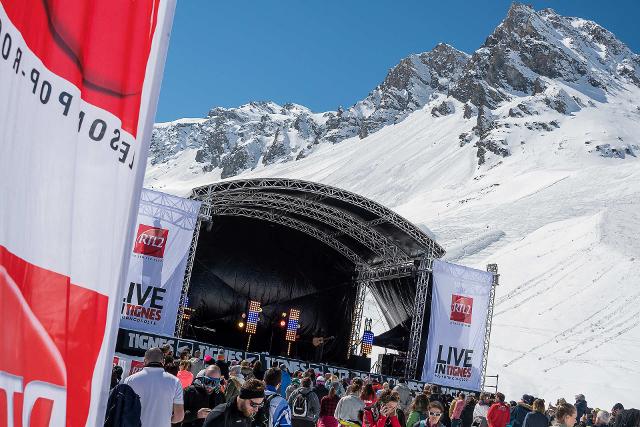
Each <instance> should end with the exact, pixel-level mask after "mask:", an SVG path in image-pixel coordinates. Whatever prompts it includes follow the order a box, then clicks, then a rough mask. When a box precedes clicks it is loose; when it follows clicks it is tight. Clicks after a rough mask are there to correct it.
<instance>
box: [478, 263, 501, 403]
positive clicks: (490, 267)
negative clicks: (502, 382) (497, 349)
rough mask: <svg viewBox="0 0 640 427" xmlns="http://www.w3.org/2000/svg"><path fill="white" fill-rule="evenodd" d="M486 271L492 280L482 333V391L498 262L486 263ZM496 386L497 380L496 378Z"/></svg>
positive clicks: (496, 283) (497, 275)
mask: <svg viewBox="0 0 640 427" xmlns="http://www.w3.org/2000/svg"><path fill="white" fill-rule="evenodd" d="M487 271H488V272H489V273H491V274H493V282H492V283H491V295H490V296H489V310H488V312H487V323H486V326H485V334H484V348H483V351H482V385H481V386H480V390H482V391H484V386H485V381H486V379H487V362H488V360H487V359H488V357H489V343H490V341H491V324H492V322H493V304H494V301H495V297H496V286H498V280H499V278H500V275H499V274H498V264H487ZM496 387H497V380H496Z"/></svg>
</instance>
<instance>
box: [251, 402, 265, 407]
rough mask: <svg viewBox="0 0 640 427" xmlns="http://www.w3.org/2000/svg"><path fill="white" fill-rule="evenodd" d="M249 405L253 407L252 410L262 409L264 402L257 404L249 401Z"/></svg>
mask: <svg viewBox="0 0 640 427" xmlns="http://www.w3.org/2000/svg"><path fill="white" fill-rule="evenodd" d="M249 405H251V407H252V408H262V406H263V405H264V402H260V403H255V402H253V401H251V400H250V401H249Z"/></svg>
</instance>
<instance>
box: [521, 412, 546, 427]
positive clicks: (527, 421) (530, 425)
mask: <svg viewBox="0 0 640 427" xmlns="http://www.w3.org/2000/svg"><path fill="white" fill-rule="evenodd" d="M522 427H549V418H547V416H546V415H545V414H541V413H540V412H535V411H532V412H529V413H528V414H527V415H526V416H525V417H524V423H523V424H522Z"/></svg>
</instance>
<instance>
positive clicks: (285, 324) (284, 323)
mask: <svg viewBox="0 0 640 427" xmlns="http://www.w3.org/2000/svg"><path fill="white" fill-rule="evenodd" d="M285 326H287V322H285V321H284V319H282V320H281V321H280V327H281V328H284V327H285Z"/></svg>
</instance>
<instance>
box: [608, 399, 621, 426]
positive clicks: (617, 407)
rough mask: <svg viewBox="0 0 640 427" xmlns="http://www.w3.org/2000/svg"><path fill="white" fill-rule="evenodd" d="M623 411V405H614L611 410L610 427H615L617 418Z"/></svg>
mask: <svg viewBox="0 0 640 427" xmlns="http://www.w3.org/2000/svg"><path fill="white" fill-rule="evenodd" d="M622 411H624V406H623V405H622V403H619V402H618V403H616V404H615V405H613V407H612V408H611V417H610V418H609V427H614V425H615V422H616V417H617V416H618V414H619V413H620V412H622Z"/></svg>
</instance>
